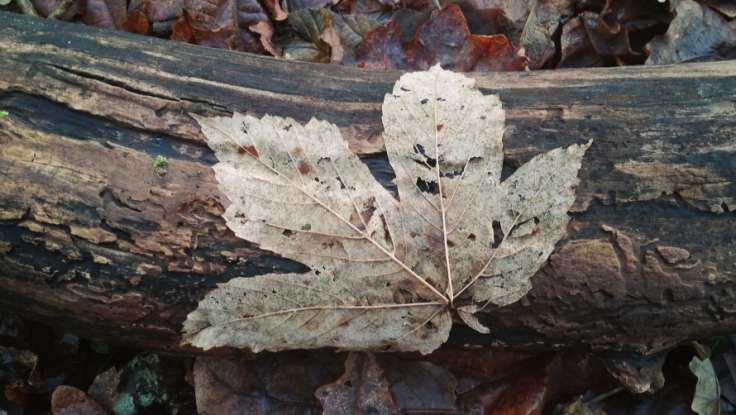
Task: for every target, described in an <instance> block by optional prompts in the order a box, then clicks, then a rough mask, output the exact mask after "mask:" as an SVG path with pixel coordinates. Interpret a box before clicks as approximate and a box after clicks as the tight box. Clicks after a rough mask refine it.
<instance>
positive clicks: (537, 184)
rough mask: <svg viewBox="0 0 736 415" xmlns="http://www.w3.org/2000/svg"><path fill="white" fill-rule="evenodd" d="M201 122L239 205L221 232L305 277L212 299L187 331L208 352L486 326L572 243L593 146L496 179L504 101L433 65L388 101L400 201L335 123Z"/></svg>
mask: <svg viewBox="0 0 736 415" xmlns="http://www.w3.org/2000/svg"><path fill="white" fill-rule="evenodd" d="M195 118H196V119H197V120H198V121H199V123H200V125H201V126H202V131H203V133H204V135H205V136H206V137H207V143H208V145H209V146H210V147H211V148H212V149H213V150H214V151H215V154H216V156H217V158H218V160H219V162H218V163H217V164H216V165H215V166H214V170H215V174H216V177H217V180H218V183H219V189H220V191H222V192H223V193H224V194H225V195H227V196H228V198H229V199H230V200H231V202H232V204H231V205H230V206H229V207H228V208H227V210H226V212H225V214H224V217H225V219H226V223H227V226H228V227H229V228H230V229H231V230H233V231H234V232H235V234H236V235H237V236H239V237H241V238H244V239H247V240H249V241H252V242H254V243H257V244H259V245H260V247H261V249H266V250H271V251H273V252H275V253H277V254H280V255H283V256H286V257H288V258H291V259H294V260H296V261H299V262H302V263H303V264H305V265H306V266H308V267H309V268H310V269H311V271H310V272H307V273H304V274H293V273H292V274H267V275H260V276H257V277H252V278H233V279H231V280H229V281H228V282H226V283H224V284H221V285H220V286H218V287H217V288H215V289H214V290H212V291H211V292H209V293H208V294H207V295H206V296H205V298H204V299H202V300H201V301H200V303H199V304H198V307H197V309H196V310H194V311H193V312H192V313H190V314H189V316H188V317H187V320H186V321H185V323H184V339H185V341H186V342H188V343H190V344H192V345H194V346H196V347H200V348H204V349H210V348H213V347H219V346H232V347H237V348H247V349H250V350H253V351H256V352H257V351H261V350H270V351H279V350H288V349H295V348H305V349H307V348H321V347H337V348H341V349H347V350H397V351H420V352H422V353H428V352H430V351H432V350H434V349H436V348H437V347H439V346H440V345H441V344H442V343H443V342H444V341H445V340H446V339H447V337H448V335H449V331H450V327H451V325H452V319H453V317H456V318H459V319H461V320H462V321H463V322H464V323H465V324H467V325H468V326H470V327H472V328H474V329H476V330H478V331H481V332H485V331H487V330H488V329H487V328H486V327H484V326H483V325H482V323H481V322H480V321H478V319H477V317H476V316H475V313H476V312H478V311H480V310H482V309H483V308H484V307H486V306H487V305H489V304H494V305H496V306H503V305H507V304H510V303H513V302H515V301H517V300H519V299H520V298H521V297H522V296H524V294H526V292H527V291H529V290H530V289H531V283H530V278H531V276H532V275H534V273H536V271H537V270H538V269H539V268H540V267H541V266H542V265H543V264H544V263H545V262H546V260H547V258H548V256H549V255H550V253H551V252H552V251H553V249H554V247H555V244H556V243H557V242H558V241H559V240H560V239H561V238H562V237H563V236H564V235H565V233H566V226H567V223H568V221H569V217H568V215H567V211H568V209H569V207H570V206H571V205H572V203H573V201H574V199H575V187H576V185H577V172H578V170H579V168H580V165H581V161H582V157H583V155H584V154H585V151H586V150H587V148H588V146H589V144H582V145H572V146H570V147H567V148H558V149H554V150H552V151H549V152H547V153H544V154H541V155H538V156H536V157H534V158H532V159H531V160H530V161H529V162H527V163H526V164H525V165H523V166H521V167H520V168H519V169H517V170H516V172H514V174H512V175H511V176H510V177H509V178H508V179H506V180H505V181H503V182H501V169H502V165H503V142H502V137H503V128H504V119H505V116H504V112H503V110H502V108H501V103H500V101H499V99H498V97H497V96H495V95H483V94H482V93H481V92H480V91H478V89H477V88H476V87H475V82H474V81H473V80H472V79H470V78H467V77H465V76H463V75H460V74H457V73H453V72H450V71H445V70H443V69H441V68H440V67H439V65H438V66H435V67H433V68H432V69H431V70H430V71H427V72H417V73H408V74H405V75H404V76H402V77H401V78H400V79H399V81H398V82H397V83H396V84H395V85H394V89H393V92H392V93H391V94H387V95H386V97H385V99H384V103H383V126H384V141H385V145H386V151H387V153H388V158H389V161H390V163H391V166H392V168H393V169H394V172H395V174H396V185H397V187H398V193H399V197H400V202H399V201H398V200H396V199H395V198H394V197H393V196H392V195H391V193H389V192H388V191H387V190H386V189H384V188H383V187H382V186H381V185H380V184H379V183H378V182H377V181H376V180H375V179H374V178H373V176H372V175H371V173H370V171H369V170H368V168H367V167H366V166H365V165H364V164H363V163H362V162H361V161H360V160H359V159H358V158H357V156H355V155H354V154H353V153H351V152H350V150H349V149H348V147H347V143H346V142H345V141H344V140H343V139H342V137H341V135H340V132H339V130H338V128H337V127H336V126H334V125H332V124H329V123H327V122H323V121H318V120H314V119H313V120H312V121H310V122H309V123H307V124H306V125H301V124H299V123H298V122H296V121H294V120H292V119H287V118H280V117H275V116H265V117H264V118H262V119H258V118H254V117H252V116H245V115H241V114H235V115H234V116H233V117H232V118H230V117H215V118H204V117H197V116H195ZM549 172H555V174H549Z"/></svg>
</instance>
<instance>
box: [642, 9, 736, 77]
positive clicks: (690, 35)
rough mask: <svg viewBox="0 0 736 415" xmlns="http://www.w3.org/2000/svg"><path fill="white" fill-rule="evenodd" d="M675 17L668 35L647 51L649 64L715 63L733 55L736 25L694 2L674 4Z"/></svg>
mask: <svg viewBox="0 0 736 415" xmlns="http://www.w3.org/2000/svg"><path fill="white" fill-rule="evenodd" d="M673 5H674V12H675V14H676V16H675V18H674V19H673V20H672V23H671V24H670V26H669V28H668V29H667V33H666V34H664V35H662V36H657V37H655V38H654V39H653V40H652V41H651V42H649V44H647V48H648V49H649V51H650V55H649V59H647V62H646V63H647V64H653V65H663V64H671V63H678V62H686V61H693V60H714V59H719V58H721V57H722V56H724V55H729V53H733V49H734V48H736V25H734V24H733V22H730V23H729V22H728V21H727V20H726V19H725V18H724V17H723V16H722V15H720V14H719V13H717V12H715V11H713V10H712V9H710V8H708V7H703V6H701V5H700V4H698V3H696V2H695V1H693V0H678V1H677V2H674V1H673Z"/></svg>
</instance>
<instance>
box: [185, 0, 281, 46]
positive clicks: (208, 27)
mask: <svg viewBox="0 0 736 415" xmlns="http://www.w3.org/2000/svg"><path fill="white" fill-rule="evenodd" d="M185 26H186V27H185ZM172 29H173V34H172V38H174V39H176V40H188V41H189V40H190V41H193V42H194V43H197V44H199V45H204V46H209V47H215V48H221V49H230V50H238V51H245V52H260V51H262V50H266V51H268V52H269V53H271V54H273V55H278V54H280V52H279V51H278V50H277V49H275V48H274V47H273V44H272V40H271V36H272V35H273V27H272V26H271V23H270V20H269V19H268V16H267V14H266V11H265V9H264V8H263V7H262V6H261V5H260V3H258V1H257V0H184V19H183V20H181V19H180V20H178V21H177V22H176V23H175V24H174V27H173V28H172Z"/></svg>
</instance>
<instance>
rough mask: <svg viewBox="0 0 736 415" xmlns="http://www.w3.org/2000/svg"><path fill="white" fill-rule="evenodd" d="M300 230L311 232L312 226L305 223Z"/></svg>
mask: <svg viewBox="0 0 736 415" xmlns="http://www.w3.org/2000/svg"><path fill="white" fill-rule="evenodd" d="M302 230H303V231H310V230H312V225H310V224H308V223H307V224H305V225H303V226H302Z"/></svg>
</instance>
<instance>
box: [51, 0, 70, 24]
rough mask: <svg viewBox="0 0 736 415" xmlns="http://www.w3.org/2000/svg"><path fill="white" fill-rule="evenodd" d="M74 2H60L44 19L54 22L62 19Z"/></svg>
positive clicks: (62, 0) (67, 0)
mask: <svg viewBox="0 0 736 415" xmlns="http://www.w3.org/2000/svg"><path fill="white" fill-rule="evenodd" d="M75 1H76V0H61V2H59V4H57V5H56V7H54V10H51V13H49V15H48V16H46V17H47V18H49V19H54V20H57V19H62V18H63V17H64V16H65V15H66V13H67V12H68V11H69V9H70V8H71V7H72V5H73V4H74V2H75Z"/></svg>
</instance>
